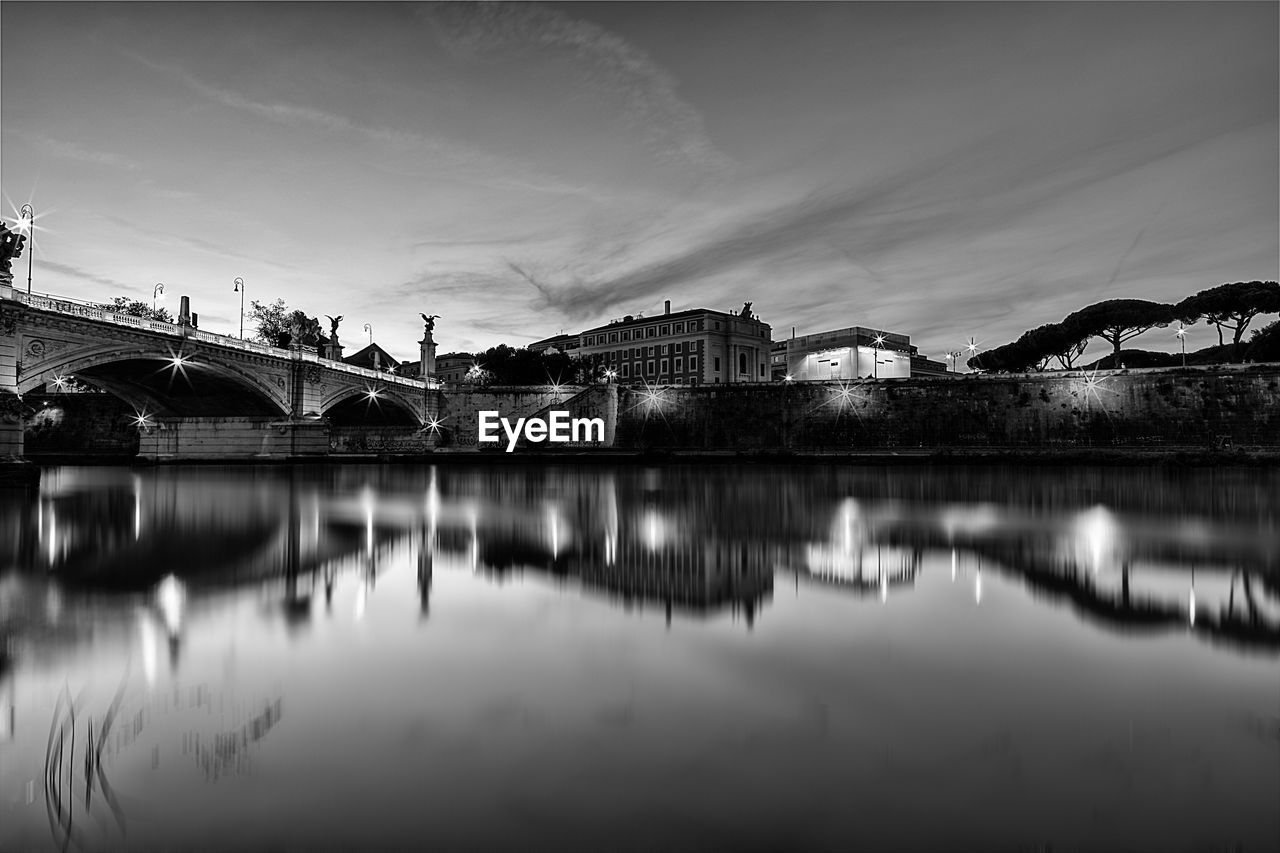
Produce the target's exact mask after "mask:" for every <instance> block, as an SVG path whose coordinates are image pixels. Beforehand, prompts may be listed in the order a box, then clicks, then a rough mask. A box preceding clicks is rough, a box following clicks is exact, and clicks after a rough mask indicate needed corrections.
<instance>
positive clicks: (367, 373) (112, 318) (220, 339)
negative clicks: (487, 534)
mask: <svg viewBox="0 0 1280 853" xmlns="http://www.w3.org/2000/svg"><path fill="white" fill-rule="evenodd" d="M13 298H14V299H15V300H17V301H18V302H22V303H24V304H26V305H27V306H28V307H30V308H35V309H37V310H40V311H52V312H54V313H56V314H66V315H69V316H72V317H80V318H83V319H88V320H98V321H100V322H104V323H113V324H115V325H117V326H128V327H130V328H133V329H142V330H145V331H148V332H158V333H159V334H162V335H169V336H171V337H177V338H189V339H192V340H197V341H202V342H204V343H209V344H214V345H215V346H221V347H226V348H228V349H235V350H242V351H246V352H255V353H259V354H261V355H268V356H272V357H274V358H280V359H292V360H294V361H309V362H313V363H315V364H318V365H322V366H323V367H326V368H328V369H330V370H340V371H342V372H343V373H349V374H352V375H355V376H364V377H367V378H369V379H376V380H378V381H379V382H389V383H392V384H395V385H405V386H409V387H413V388H421V387H422V386H423V384H424V383H425V384H426V385H427V387H429V388H437V387H439V386H440V381H439V380H438V379H428V380H424V379H422V378H418V377H410V376H399V375H397V374H394V373H384V372H381V371H377V370H373V369H371V368H368V367H359V366H357V365H354V364H346V363H345V362H341V361H333V360H331V359H327V358H322V357H321V356H320V355H319V354H318V353H315V352H307V351H305V350H291V349H283V348H281V347H273V346H271V345H269V344H263V343H259V342H257V341H247V340H243V339H241V338H233V337H231V336H229V335H220V334H217V333H216V332H206V331H202V330H200V329H196V328H192V327H188V326H180V325H177V324H176V323H166V322H164V321H163V320H151V319H148V318H146V317H135V316H133V315H132V314H118V313H116V312H114V311H110V310H108V309H106V308H104V307H103V306H101V305H98V304H95V303H92V302H83V301H80V300H77V299H69V298H66V297H54V296H50V295H48V294H36V293H31V294H28V293H22V292H21V291H18V290H15V291H14V292H13Z"/></svg>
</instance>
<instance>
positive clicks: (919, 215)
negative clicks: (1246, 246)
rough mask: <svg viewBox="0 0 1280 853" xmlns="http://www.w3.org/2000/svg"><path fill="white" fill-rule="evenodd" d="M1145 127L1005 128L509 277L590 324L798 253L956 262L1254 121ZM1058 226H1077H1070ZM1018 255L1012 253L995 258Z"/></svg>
mask: <svg viewBox="0 0 1280 853" xmlns="http://www.w3.org/2000/svg"><path fill="white" fill-rule="evenodd" d="M1146 120H1147V119H1146V117H1145V116H1143V115H1142V114H1140V113H1138V114H1135V117H1134V119H1133V121H1132V122H1131V124H1130V126H1128V127H1127V128H1121V129H1120V131H1121V132H1116V129H1115V128H1114V127H1113V128H1111V131H1112V132H1111V133H1109V134H1107V135H1105V136H1100V137H1098V138H1094V139H1089V138H1088V137H1085V138H1083V139H1079V138H1077V139H1073V140H1071V141H1070V142H1058V141H1056V140H1055V139H1054V138H1052V136H1051V134H1052V133H1054V132H1056V131H1054V130H1053V129H1051V128H1050V129H1046V130H1045V131H1044V133H1045V136H1046V138H1045V139H1043V140H1042V143H1043V144H1041V145H1035V144H1032V145H1027V144H1025V140H1018V141H1017V144H1016V145H1015V144H1014V142H1013V141H1011V139H1010V135H1009V133H1008V132H1007V131H1004V130H1001V131H999V132H992V133H990V134H988V135H986V136H984V137H982V138H979V139H976V140H974V141H972V142H970V143H969V144H967V145H964V146H961V147H958V148H956V149H954V150H951V151H947V152H944V153H943V154H940V155H938V156H936V157H934V158H932V159H931V160H927V161H917V162H914V163H912V164H910V165H908V166H906V167H903V168H899V169H897V170H895V171H893V172H889V173H887V174H885V175H883V176H882V177H880V178H878V179H874V180H871V181H868V182H866V183H864V184H860V185H856V186H847V187H844V188H840V189H834V190H823V191H818V192H812V193H810V194H808V195H805V196H803V197H801V198H798V199H794V200H789V201H783V202H780V203H776V204H774V205H772V206H770V207H766V208H764V209H762V210H757V211H755V212H753V213H750V214H748V215H733V214H722V215H721V216H720V217H719V220H718V221H719V223H720V224H719V225H718V226H717V227H716V228H715V229H713V230H710V231H708V230H706V229H695V228H686V229H684V231H685V234H686V235H687V236H686V237H685V238H684V239H682V240H679V241H675V242H672V241H664V242H662V243H661V245H664V246H665V247H666V248H665V251H663V253H662V254H660V255H659V256H657V257H656V258H654V257H651V258H650V259H649V260H647V261H644V262H641V263H639V264H634V265H631V266H630V267H629V268H624V269H622V270H618V269H613V270H605V271H604V272H603V274H601V273H600V272H597V271H594V270H589V269H587V268H586V267H585V266H583V265H578V266H573V267H570V268H568V269H565V270H562V271H560V270H554V271H545V270H544V271H539V268H538V267H537V265H536V264H530V263H526V262H525V261H522V260H519V259H512V261H511V262H510V263H509V265H508V269H509V270H510V272H511V274H512V275H513V276H515V280H518V281H520V282H523V283H524V284H526V285H527V286H529V287H532V288H533V289H534V291H535V292H536V293H537V295H538V298H537V300H536V302H535V305H536V307H539V308H551V309H556V310H559V311H563V312H565V313H566V314H568V315H569V316H573V317H591V316H599V315H601V314H602V313H604V312H605V311H607V310H609V309H611V308H613V307H614V306H616V305H618V304H620V303H623V302H628V303H634V302H635V301H636V300H642V299H646V298H651V297H654V296H657V295H659V294H661V293H662V292H664V291H674V290H675V289H676V288H681V287H687V286H688V285H690V284H692V283H695V282H699V281H702V282H706V281H709V280H711V279H713V278H716V277H724V276H725V274H726V273H730V272H732V271H733V270H735V269H740V268H742V267H743V266H744V265H748V264H760V263H765V262H768V261H770V260H771V259H778V258H783V257H786V256H787V255H788V253H794V252H796V250H797V249H802V248H806V247H807V248H809V249H810V250H812V251H818V250H823V251H825V250H827V249H829V248H830V247H837V248H838V249H839V250H840V251H841V252H843V253H844V254H845V255H846V257H847V258H853V259H857V266H858V267H859V268H861V270H863V271H865V270H867V269H868V267H873V268H874V267H876V266H877V262H878V259H880V258H883V257H886V256H887V255H889V253H895V254H896V255H897V256H902V255H904V254H909V253H910V252H924V253H927V254H929V255H936V254H938V253H939V251H940V250H942V249H945V250H946V253H949V254H951V255H953V256H954V255H955V254H956V253H958V252H960V253H962V252H963V251H965V250H966V247H968V246H971V245H973V244H975V243H977V242H978V241H979V240H982V239H992V238H993V237H994V235H999V234H1002V233H1004V232H1005V231H1006V230H1008V229H1015V228H1017V227H1019V226H1020V225H1021V224H1022V223H1024V222H1026V221H1027V220H1028V219H1029V218H1030V217H1032V216H1033V215H1037V214H1046V212H1052V211H1054V210H1056V209H1057V208H1058V206H1059V205H1060V203H1061V202H1062V200H1063V199H1064V198H1065V197H1067V196H1069V195H1071V194H1073V193H1078V192H1081V191H1084V190H1085V189H1087V188H1090V187H1092V186H1095V185H1098V184H1102V183H1104V182H1107V181H1110V180H1112V179H1116V178H1118V177H1120V176H1123V175H1126V174H1128V173H1131V172H1133V171H1134V170H1138V169H1150V168H1151V167H1152V165H1153V164H1155V163H1158V162H1160V161H1161V160H1164V159H1166V158H1171V157H1173V156H1175V155H1177V154H1179V153H1181V152H1184V151H1187V150H1188V149H1190V148H1193V147H1195V146H1197V145H1200V144H1202V143H1204V142H1205V141H1206V140H1209V139H1213V138H1215V137H1219V136H1223V135H1225V134H1229V133H1233V132H1235V131H1236V130H1239V129H1240V128H1241V127H1248V126H1250V125H1252V124H1253V120H1252V119H1249V118H1245V117H1241V116H1232V115H1230V114H1223V115H1218V116H1214V117H1212V118H1210V119H1208V120H1207V121H1203V122H1201V123H1199V124H1198V125H1196V126H1186V125H1184V124H1172V125H1170V126H1165V127H1144V126H1142V124H1143V122H1145V121H1146ZM1123 131H1127V132H1123ZM1046 215H1048V214H1046ZM1063 224H1066V225H1070V226H1071V227H1074V228H1079V227H1081V223H1079V222H1070V223H1063ZM662 229H663V230H664V231H665V232H666V233H679V232H680V230H681V229H679V228H674V229H673V228H672V227H671V224H670V223H669V222H668V223H663V224H662ZM646 236H647V235H646V234H644V233H637V234H635V235H634V236H633V239H634V241H635V242H636V243H640V244H643V243H645V242H646ZM1142 236H1143V234H1142V232H1139V234H1138V236H1136V237H1134V238H1132V245H1130V247H1129V248H1128V250H1126V251H1125V252H1124V253H1123V254H1122V255H1121V258H1122V261H1121V263H1122V265H1123V266H1125V267H1126V268H1129V267H1131V266H1132V265H1133V263H1134V262H1135V260H1136V259H1135V258H1133V257H1131V254H1132V253H1133V251H1134V249H1135V248H1136V247H1137V246H1138V244H1139V243H1140V242H1141V239H1142ZM1040 239H1041V240H1042V241H1043V240H1044V239H1046V238H1045V237H1041V238H1040ZM1048 239H1050V240H1051V239H1052V237H1051V235H1050V237H1049V238H1048ZM649 243H650V245H655V242H654V241H649ZM1041 245H1042V248H1043V246H1044V245H1045V244H1044V243H1042V244H1041ZM1018 251H1019V248H1018V247H1017V246H1012V247H1008V248H1007V249H1006V250H1005V252H1004V254H1005V255H1013V254H1016V253H1017V252H1018ZM753 271H754V270H753ZM939 274H940V275H941V274H942V273H939ZM1091 274H1093V275H1094V276H1095V277H1094V278H1093V279H1092V281H1089V282H1080V283H1079V284H1094V283H1102V282H1105V281H1106V278H1105V276H1106V275H1108V274H1112V269H1110V268H1108V269H1107V270H1106V272H1103V273H1102V276H1103V278H1101V279H1098V278H1097V277H1096V276H1097V272H1096V271H1092V270H1091ZM748 278H750V277H749V276H748ZM932 283H933V282H923V283H922V282H919V281H915V282H903V284H906V285H911V284H914V285H916V286H919V285H921V284H925V285H929V284H932ZM1077 286H1079V285H1077Z"/></svg>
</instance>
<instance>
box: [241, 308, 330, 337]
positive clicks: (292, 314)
mask: <svg viewBox="0 0 1280 853" xmlns="http://www.w3.org/2000/svg"><path fill="white" fill-rule="evenodd" d="M249 305H250V308H249V319H250V320H251V321H252V322H254V323H257V326H258V331H257V332H256V333H255V334H254V336H253V337H254V340H257V341H261V342H262V343H264V344H268V345H270V346H273V347H287V346H289V344H290V342H291V341H292V340H293V335H294V328H295V327H296V328H298V329H300V330H301V343H302V344H304V345H307V346H314V345H316V344H317V343H319V342H320V338H321V337H322V334H321V331H320V321H319V320H317V319H316V318H315V317H308V316H307V314H306V312H304V311H302V310H299V309H294V310H292V311H290V310H289V306H288V305H286V304H285V301H284V300H283V299H277V300H276V301H275V302H272V303H271V304H270V305H264V304H262V303H261V302H259V301H258V300H256V299H255V300H253V301H252V302H250V303H249Z"/></svg>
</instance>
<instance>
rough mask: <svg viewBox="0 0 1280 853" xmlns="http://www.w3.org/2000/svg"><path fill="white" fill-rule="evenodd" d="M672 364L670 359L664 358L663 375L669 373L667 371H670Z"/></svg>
mask: <svg viewBox="0 0 1280 853" xmlns="http://www.w3.org/2000/svg"><path fill="white" fill-rule="evenodd" d="M670 365H671V362H670V360H669V359H665V358H664V359H663V360H662V375H663V376H666V375H667V372H668V370H669V369H670Z"/></svg>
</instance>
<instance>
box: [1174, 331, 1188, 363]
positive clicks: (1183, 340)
mask: <svg viewBox="0 0 1280 853" xmlns="http://www.w3.org/2000/svg"><path fill="white" fill-rule="evenodd" d="M1175 334H1177V336H1178V343H1179V344H1181V345H1182V366H1183V367H1186V366H1187V327H1186V326H1184V325H1182V324H1181V323H1179V324H1178V331H1177V332H1176V333H1175Z"/></svg>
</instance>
